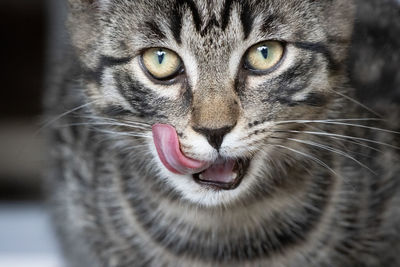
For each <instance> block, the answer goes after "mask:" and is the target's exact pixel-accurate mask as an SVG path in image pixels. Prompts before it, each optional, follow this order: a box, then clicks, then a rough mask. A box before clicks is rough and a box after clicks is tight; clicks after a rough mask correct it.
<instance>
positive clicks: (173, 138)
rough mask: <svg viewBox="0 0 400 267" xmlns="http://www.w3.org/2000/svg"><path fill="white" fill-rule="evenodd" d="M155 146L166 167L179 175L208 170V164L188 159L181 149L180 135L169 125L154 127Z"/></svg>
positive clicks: (156, 125)
mask: <svg viewBox="0 0 400 267" xmlns="http://www.w3.org/2000/svg"><path fill="white" fill-rule="evenodd" d="M152 132H153V139H154V144H155V146H156V149H157V153H158V156H159V157H160V160H161V162H162V163H163V164H164V166H165V167H166V168H167V169H168V170H169V171H171V172H173V173H177V174H194V173H198V172H201V171H202V170H204V169H205V168H207V165H208V164H207V163H206V162H203V161H199V160H195V159H191V158H188V157H186V156H185V155H184V154H183V153H182V151H181V150H180V147H179V140H178V134H177V133H176V130H175V128H174V127H172V126H171V125H169V124H155V125H153V127H152Z"/></svg>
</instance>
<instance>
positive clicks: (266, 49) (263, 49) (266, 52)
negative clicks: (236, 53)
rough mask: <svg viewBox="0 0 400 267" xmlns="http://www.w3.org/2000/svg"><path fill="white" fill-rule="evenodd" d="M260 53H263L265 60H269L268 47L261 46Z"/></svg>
mask: <svg viewBox="0 0 400 267" xmlns="http://www.w3.org/2000/svg"><path fill="white" fill-rule="evenodd" d="M258 51H260V52H261V55H262V56H263V57H264V59H267V58H268V54H269V53H268V47H266V46H261V47H259V48H258Z"/></svg>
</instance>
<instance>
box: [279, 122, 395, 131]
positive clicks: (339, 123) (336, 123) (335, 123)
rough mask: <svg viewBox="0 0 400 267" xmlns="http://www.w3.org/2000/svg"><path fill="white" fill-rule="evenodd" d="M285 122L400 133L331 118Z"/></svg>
mask: <svg viewBox="0 0 400 267" xmlns="http://www.w3.org/2000/svg"><path fill="white" fill-rule="evenodd" d="M286 123H304V124H308V123H322V124H333V125H344V126H351V127H358V128H365V129H370V130H377V131H381V132H387V133H393V134H400V132H396V131H392V130H388V129H383V128H378V127H371V126H367V125H363V124H354V123H346V122H340V121H332V120H303V121H287V122H286ZM279 124H280V123H279Z"/></svg>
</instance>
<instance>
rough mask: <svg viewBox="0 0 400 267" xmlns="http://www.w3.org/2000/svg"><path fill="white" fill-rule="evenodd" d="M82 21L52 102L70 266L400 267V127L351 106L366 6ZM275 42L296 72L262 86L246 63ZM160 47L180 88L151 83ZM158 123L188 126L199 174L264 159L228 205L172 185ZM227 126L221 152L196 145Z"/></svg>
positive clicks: (52, 139) (94, 10)
mask: <svg viewBox="0 0 400 267" xmlns="http://www.w3.org/2000/svg"><path fill="white" fill-rule="evenodd" d="M69 7H70V10H69V17H68V22H67V26H68V30H69V33H70V39H69V41H70V44H71V45H67V48H65V49H63V53H64V54H63V55H64V61H63V68H62V70H61V71H60V72H61V74H60V75H56V76H54V77H55V78H54V79H55V80H56V81H55V84H54V86H52V87H51V90H50V91H49V94H48V99H47V103H48V114H49V115H51V116H57V115H58V114H63V116H59V118H58V119H57V120H56V121H55V122H54V123H53V124H52V125H51V127H50V128H51V129H50V130H49V131H48V137H49V138H48V139H49V148H51V149H50V150H51V153H49V171H48V174H47V176H48V188H49V190H50V191H51V194H50V195H51V198H50V199H51V202H52V205H53V207H54V208H53V210H54V217H55V220H56V222H57V229H58V231H59V233H60V236H61V237H62V238H61V240H62V241H63V242H62V243H63V247H64V250H65V254H66V257H67V259H68V265H69V266H85V267H90V266H118V267H124V266H271V267H275V266H276V267H286V266H289V267H296V266H299V267H302V266H310V267H312V266H315V267H324V266H349V267H352V266H370V267H373V266H374V267H378V266H387V267H391V266H393V267H394V266H400V257H399V252H400V241H399V240H400V193H399V191H400V189H399V188H400V180H399V179H398V178H399V173H400V166H399V164H398V163H399V153H398V148H399V146H400V141H399V138H398V135H397V134H396V133H394V132H391V131H389V130H384V129H388V128H389V127H391V129H394V130H396V127H397V128H399V127H398V125H397V122H396V116H395V115H393V117H394V120H393V121H394V124H392V125H389V126H388V125H384V124H383V122H381V121H378V120H375V119H370V118H372V117H374V116H375V115H373V114H372V115H371V113H369V112H368V111H365V109H364V108H363V107H361V106H360V105H358V104H357V103H356V102H355V101H354V100H352V99H351V98H350V96H353V95H354V91H353V89H352V88H350V86H349V80H348V77H347V70H346V66H347V65H346V60H347V58H348V48H349V44H350V42H351V36H352V25H353V19H354V6H353V3H352V2H351V1H348V0H325V1H311V0H308V1H304V0H291V1H280V0H270V1H256V0H246V1H235V0H225V1H209V0H199V1H194V0H163V1H161V0H160V1H142V0H136V1H128V0H93V1H84V0H69ZM264 40H279V41H282V42H284V43H285V56H284V59H283V60H282V62H281V64H280V65H279V66H278V67H277V68H276V69H275V70H274V71H272V72H270V73H268V74H265V75H250V74H249V73H248V72H247V71H246V70H245V69H244V68H242V63H243V62H242V60H243V55H245V53H246V51H247V50H248V48H249V47H251V46H252V45H254V44H256V43H259V42H261V41H264ZM150 47H166V48H168V49H171V50H173V51H175V52H176V53H177V54H179V56H180V57H181V58H182V60H183V62H184V65H185V66H184V67H185V73H184V75H183V76H182V77H181V78H179V80H178V81H177V82H175V83H172V84H162V83H156V82H154V81H153V80H151V79H149V78H148V76H146V74H145V73H144V72H143V71H142V70H141V68H140V64H139V60H138V58H139V56H140V54H141V53H142V51H143V50H144V49H146V48H150ZM388 108H389V107H388V106H386V107H385V109H388ZM396 112H397V111H394V112H393V113H392V114H397V113H396ZM397 118H398V117H397ZM155 123H167V124H171V125H173V126H174V127H175V128H176V129H177V132H178V135H179V139H180V143H181V149H182V151H183V152H184V153H185V154H186V155H188V156H190V157H192V158H196V159H201V160H212V159H216V158H217V157H218V156H222V157H229V158H246V159H250V167H249V169H248V171H247V173H246V175H245V177H244V179H243V181H242V183H241V184H240V185H239V186H238V188H236V189H234V190H227V191H225V190H215V189H210V188H208V187H205V186H202V185H200V184H197V183H196V182H195V181H194V180H193V179H192V177H191V176H188V175H175V174H172V173H170V172H169V171H167V170H166V169H165V167H163V165H162V164H161V162H160V160H159V158H158V156H157V153H156V151H155V148H154V144H153V140H152V135H151V126H152V125H153V124H155ZM227 124H232V125H234V127H233V129H232V130H231V131H230V132H229V133H228V134H227V135H226V136H225V137H224V140H223V143H222V145H221V147H220V149H219V150H218V151H217V150H216V149H214V148H213V147H212V146H211V145H210V144H209V143H208V141H207V138H206V137H205V136H203V135H202V134H201V133H199V132H196V131H195V128H196V127H198V126H199V125H200V126H202V127H210V128H216V127H223V126H224V125H227Z"/></svg>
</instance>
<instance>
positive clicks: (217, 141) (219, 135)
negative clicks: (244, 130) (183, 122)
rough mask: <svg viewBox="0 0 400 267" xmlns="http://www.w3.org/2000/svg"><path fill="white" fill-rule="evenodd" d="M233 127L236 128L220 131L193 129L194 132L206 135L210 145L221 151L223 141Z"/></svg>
mask: <svg viewBox="0 0 400 267" xmlns="http://www.w3.org/2000/svg"><path fill="white" fill-rule="evenodd" d="M233 127H234V126H225V127H222V128H218V129H210V128H198V127H193V130H195V131H196V132H198V133H201V134H202V135H204V136H205V137H206V138H207V140H208V143H209V144H210V145H211V146H212V147H214V148H215V149H216V150H219V149H220V147H221V144H222V141H223V140H224V136H225V135H226V134H227V133H229V132H230V131H231V130H232V129H233Z"/></svg>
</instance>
